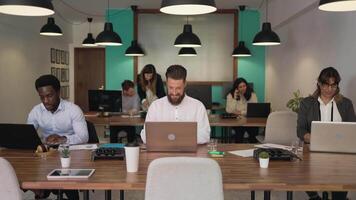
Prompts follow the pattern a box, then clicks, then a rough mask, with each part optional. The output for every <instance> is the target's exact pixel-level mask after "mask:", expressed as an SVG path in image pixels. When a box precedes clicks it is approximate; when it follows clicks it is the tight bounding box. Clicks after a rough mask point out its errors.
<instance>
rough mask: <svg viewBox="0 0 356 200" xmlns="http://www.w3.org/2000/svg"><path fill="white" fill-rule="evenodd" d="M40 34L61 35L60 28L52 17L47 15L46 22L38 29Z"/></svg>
mask: <svg viewBox="0 0 356 200" xmlns="http://www.w3.org/2000/svg"><path fill="white" fill-rule="evenodd" d="M40 35H45V36H61V35H63V33H62V30H61V28H59V26H57V25H56V24H55V22H54V18H53V17H48V19H47V24H45V25H44V26H42V28H41V30H40Z"/></svg>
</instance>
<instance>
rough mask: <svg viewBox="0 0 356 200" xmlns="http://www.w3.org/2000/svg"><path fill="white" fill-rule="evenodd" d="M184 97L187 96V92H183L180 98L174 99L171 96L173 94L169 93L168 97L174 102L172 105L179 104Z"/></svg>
mask: <svg viewBox="0 0 356 200" xmlns="http://www.w3.org/2000/svg"><path fill="white" fill-rule="evenodd" d="M184 97H185V93H183V94H182V95H181V96H179V98H178V99H177V100H173V99H172V98H171V95H169V94H168V95H167V98H168V101H169V102H170V103H171V104H172V105H175V106H176V105H179V104H180V103H181V102H182V101H183V99H184Z"/></svg>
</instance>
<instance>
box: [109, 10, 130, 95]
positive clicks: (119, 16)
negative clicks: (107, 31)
mask: <svg viewBox="0 0 356 200" xmlns="http://www.w3.org/2000/svg"><path fill="white" fill-rule="evenodd" d="M107 15H109V21H110V22H112V23H113V26H114V31H115V32H116V33H118V34H119V35H120V37H121V40H122V43H123V45H121V46H117V47H113V46H111V47H106V49H105V57H106V58H105V62H106V70H105V76H106V82H105V84H106V88H105V89H107V90H119V89H121V83H122V81H124V80H126V79H128V80H133V73H134V72H133V59H132V57H127V56H125V51H126V49H127V48H128V47H129V46H130V44H131V41H132V39H133V35H134V21H133V12H132V11H131V9H126V10H116V9H115V10H114V9H110V10H109V11H108V12H107ZM107 19H108V17H107Z"/></svg>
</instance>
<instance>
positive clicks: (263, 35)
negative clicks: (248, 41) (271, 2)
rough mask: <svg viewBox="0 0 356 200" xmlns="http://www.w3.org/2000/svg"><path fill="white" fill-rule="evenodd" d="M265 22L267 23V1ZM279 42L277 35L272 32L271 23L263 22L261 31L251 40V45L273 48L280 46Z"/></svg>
mask: <svg viewBox="0 0 356 200" xmlns="http://www.w3.org/2000/svg"><path fill="white" fill-rule="evenodd" d="M266 21H268V0H266ZM280 44H281V40H280V39H279V37H278V35H277V34H276V33H275V32H273V31H272V28H271V23H269V22H264V23H263V24H262V30H261V31H260V32H259V33H257V34H256V36H255V38H254V39H253V45H257V46H274V45H280Z"/></svg>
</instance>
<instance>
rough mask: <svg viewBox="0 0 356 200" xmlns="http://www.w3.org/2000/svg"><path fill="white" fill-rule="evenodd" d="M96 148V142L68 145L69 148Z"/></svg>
mask: <svg viewBox="0 0 356 200" xmlns="http://www.w3.org/2000/svg"><path fill="white" fill-rule="evenodd" d="M97 148H98V145H96V144H78V145H71V146H69V150H92V149H97Z"/></svg>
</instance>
